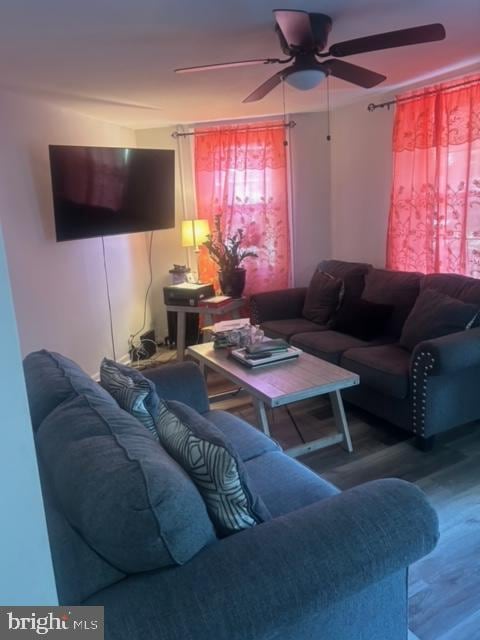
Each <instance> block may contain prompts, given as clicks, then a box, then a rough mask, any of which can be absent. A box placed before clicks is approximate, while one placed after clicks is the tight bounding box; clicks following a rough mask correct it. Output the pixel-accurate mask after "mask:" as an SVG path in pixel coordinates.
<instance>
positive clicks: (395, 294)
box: [362, 269, 422, 338]
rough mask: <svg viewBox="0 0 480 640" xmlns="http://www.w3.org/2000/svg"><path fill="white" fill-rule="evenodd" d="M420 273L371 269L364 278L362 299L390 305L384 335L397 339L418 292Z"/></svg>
mask: <svg viewBox="0 0 480 640" xmlns="http://www.w3.org/2000/svg"><path fill="white" fill-rule="evenodd" d="M421 278H422V274H421V273H416V272H409V271H390V270H388V269H371V270H370V271H369V272H368V274H367V276H366V278H365V289H364V290H363V295H362V297H363V298H364V299H365V300H368V301H370V302H376V303H377V304H386V305H392V307H393V310H392V314H391V316H390V318H389V320H388V321H387V324H386V326H385V335H387V336H390V337H392V338H398V337H399V336H400V334H401V332H402V327H403V325H404V323H405V320H406V319H407V316H408V314H409V313H410V311H411V310H412V308H413V305H414V304H415V301H416V299H417V297H418V293H419V290H420V281H421Z"/></svg>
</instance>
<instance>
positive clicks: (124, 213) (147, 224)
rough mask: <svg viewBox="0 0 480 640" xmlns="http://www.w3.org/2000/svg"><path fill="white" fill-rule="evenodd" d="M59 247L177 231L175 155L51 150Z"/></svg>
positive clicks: (97, 149) (157, 151) (144, 151)
mask: <svg viewBox="0 0 480 640" xmlns="http://www.w3.org/2000/svg"><path fill="white" fill-rule="evenodd" d="M49 152H50V170H51V176H52V190H53V209H54V215H55V230H56V236H57V242H61V241H63V240H78V239H80V238H94V237H97V236H108V235H115V234H120V233H135V232H140V231H153V230H155V229H170V228H172V227H174V226H175V152H174V151H171V150H165V149H130V148H129V149H122V148H113V147H74V146H65V145H50V146H49Z"/></svg>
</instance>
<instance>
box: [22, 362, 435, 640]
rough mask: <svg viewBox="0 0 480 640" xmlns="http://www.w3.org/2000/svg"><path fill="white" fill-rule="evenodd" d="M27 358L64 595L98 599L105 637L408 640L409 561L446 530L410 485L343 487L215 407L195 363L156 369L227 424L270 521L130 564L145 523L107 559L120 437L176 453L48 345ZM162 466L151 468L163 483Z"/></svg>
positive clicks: (119, 495) (121, 487) (157, 375)
mask: <svg viewBox="0 0 480 640" xmlns="http://www.w3.org/2000/svg"><path fill="white" fill-rule="evenodd" d="M24 364H25V376H26V383H27V391H28V397H29V403H30V411H31V417H32V424H33V428H34V430H35V434H36V441H37V443H38V448H39V459H40V467H41V477H42V485H43V487H44V498H45V504H46V511H47V521H48V528H49V535H50V542H51V548H52V555H53V561H54V568H55V575H56V581H57V588H58V594H59V599H60V602H61V603H63V604H69V605H73V604H89V605H103V606H104V607H105V621H106V626H105V638H107V640H122V639H125V640H179V639H181V640H211V639H212V638H216V639H218V640H287V639H288V640H306V639H307V638H319V637H322V638H328V639H329V640H352V638H355V640H386V638H388V640H406V638H407V624H408V623H407V619H408V616H407V609H408V607H407V581H406V576H407V568H408V565H409V564H410V563H412V562H414V561H415V560H417V559H418V558H420V557H422V556H423V555H425V554H426V553H429V552H430V551H431V549H432V548H433V547H434V546H435V543H436V541H437V538H438V522H437V518H436V515H435V512H434V511H433V509H432V508H431V507H430V506H429V504H428V502H427V501H426V499H425V497H424V496H423V494H422V492H421V491H420V490H418V489H417V488H416V487H415V486H413V485H411V484H409V483H407V482H404V481H401V480H381V481H376V482H370V483H368V484H365V485H362V486H359V487H356V488H354V489H351V490H349V491H345V492H343V493H340V492H339V491H338V490H337V489H336V488H335V487H334V486H332V485H331V484H329V483H328V482H325V481H324V480H322V479H321V478H319V477H318V476H317V475H316V474H314V473H313V472H312V471H310V470H309V469H307V468H306V467H304V466H303V465H301V464H300V463H298V462H297V461H294V460H293V459H291V458H289V457H288V456H286V455H285V454H284V453H282V451H281V450H280V449H279V447H278V446H277V445H276V444H275V443H274V442H273V441H272V440H270V439H268V438H266V437H265V436H264V435H263V434H262V433H260V432H259V431H257V430H256V429H253V428H252V427H251V426H249V425H248V424H247V423H245V422H244V421H242V420H240V419H239V418H236V417H234V416H232V415H230V414H228V413H225V412H222V411H211V410H210V409H209V406H208V398H207V395H206V389H205V383H204V380H203V377H202V376H201V374H200V372H199V369H198V367H197V366H196V365H194V364H192V363H183V364H179V365H168V366H164V367H160V368H158V369H155V370H152V371H151V372H150V373H149V374H148V375H149V377H150V378H151V380H153V381H154V382H155V384H156V386H157V389H158V392H159V394H160V395H161V396H162V397H166V398H169V399H176V400H183V401H184V402H186V403H188V404H189V405H190V406H192V407H194V408H196V409H197V410H198V411H199V412H201V413H202V414H203V415H205V416H207V417H208V418H209V419H210V420H212V421H213V422H214V423H215V424H216V425H217V426H218V427H219V428H220V429H222V430H223V431H224V433H225V434H226V435H227V436H228V437H229V438H230V440H231V442H232V443H234V445H235V447H236V448H237V450H238V452H239V454H240V455H241V457H242V459H243V461H244V463H245V466H246V468H247V471H248V474H249V476H250V480H251V482H252V483H253V486H254V488H255V490H256V491H257V492H258V493H259V494H260V496H261V497H262V498H263V501H264V502H265V504H266V506H267V507H268V509H269V510H270V512H271V515H272V520H270V521H268V522H265V523H263V524H260V525H258V526H255V527H253V528H250V529H247V530H245V531H243V532H241V533H237V534H235V535H233V536H230V537H227V538H223V539H220V540H219V539H214V540H213V541H212V542H211V543H209V544H207V545H206V546H204V547H203V549H202V550H201V551H200V552H198V553H197V554H196V555H195V556H194V557H193V559H191V560H189V561H188V562H186V564H183V566H178V565H177V566H168V567H166V568H158V569H154V568H152V567H150V570H148V571H146V570H140V569H139V568H138V567H137V568H136V567H135V566H134V565H135V557H136V555H137V554H138V543H137V540H138V536H139V535H140V534H141V531H139V530H138V528H137V529H136V531H135V532H134V531H132V534H131V536H130V538H129V539H130V540H131V548H130V544H129V545H127V547H126V548H122V549H118V548H117V546H118V545H117V546H114V549H113V552H114V553H115V554H116V555H117V556H119V557H123V558H125V557H126V559H127V560H125V559H124V560H123V563H124V564H125V562H127V563H128V565H129V569H128V570H126V569H125V567H121V566H115V564H114V563H112V562H111V561H109V560H108V559H107V556H109V555H110V552H111V549H110V548H109V546H108V540H109V539H111V538H112V536H113V539H114V540H117V537H116V536H117V530H118V535H120V534H122V535H123V533H124V532H123V530H122V529H123V525H122V522H119V520H118V510H119V508H120V503H122V501H124V500H130V499H131V493H132V484H133V476H130V475H129V476H128V477H125V478H123V477H122V475H121V473H120V471H121V466H122V464H125V465H127V463H128V461H129V458H128V455H127V451H128V449H125V444H126V443H127V442H130V445H131V443H132V442H133V443H134V447H135V451H136V452H137V453H136V455H137V459H138V452H139V451H140V452H142V451H143V455H144V457H145V462H142V460H143V459H144V458H141V459H140V465H144V464H145V465H146V464H149V465H150V468H151V467H152V465H154V464H155V460H156V456H157V455H158V458H159V460H160V459H161V460H163V462H165V456H168V454H166V452H165V450H163V449H162V448H161V446H160V445H159V443H158V442H157V441H155V440H154V439H153V436H152V434H150V433H149V432H147V430H146V429H145V428H144V427H143V426H142V425H140V423H137V422H136V420H135V419H134V418H132V417H131V416H130V415H129V414H126V412H124V411H122V410H121V409H120V407H118V405H117V404H116V403H115V401H113V399H112V398H111V396H108V394H107V393H106V391H104V390H103V389H101V388H100V386H99V385H97V383H95V382H94V381H93V380H91V379H90V378H89V377H88V376H87V375H86V374H84V373H83V372H82V371H81V369H80V368H79V367H78V366H76V365H75V363H73V362H71V361H69V360H67V359H65V358H62V357H61V356H58V354H51V353H48V352H45V351H43V352H36V353H33V354H30V355H29V356H28V357H27V358H26V359H25V363H24ZM88 407H90V408H91V407H97V409H95V411H94V412H93V413H92V411H90V412H89V411H88ZM98 408H101V411H99V409H98ZM105 415H108V416H109V426H108V429H106V428H105V424H104V422H105V419H104V418H102V416H105ZM67 416H68V419H67ZM132 420H133V422H132ZM52 427H55V428H54V429H52ZM122 451H123V453H122ZM99 452H100V453H99ZM152 456H153V457H152ZM147 458H148V460H147ZM122 460H123V462H122ZM66 461H73V463H74V465H75V472H73V470H72V465H71V464H70V463H68V464H67V462H66ZM167 467H168V465H167ZM167 467H166V466H165V465H164V464H163V466H162V465H159V467H158V469H156V470H155V473H156V474H157V476H158V477H157V481H159V483H160V488H161V487H162V486H163V485H167V484H168V482H169V477H168V471H166V469H167ZM129 468H131V465H130V466H129ZM135 468H136V467H135ZM133 472H134V469H133V470H132V473H133ZM98 474H100V475H101V477H102V478H104V482H103V483H102V484H101V486H97V484H96V482H95V478H96V477H98ZM178 499H180V496H178V498H177V500H178ZM129 504H130V503H129ZM92 509H94V511H92ZM72 514H73V515H72ZM78 514H80V517H78ZM95 514H96V515H95ZM138 517H139V519H140V518H143V517H144V513H143V510H141V511H139V512H138ZM102 523H103V524H102ZM161 526H162V525H161V523H160V527H161ZM92 528H93V531H94V538H93V541H92V539H91V537H89V536H91V535H92V534H91V532H92ZM85 531H88V532H89V536H87V534H86V533H85ZM97 543H98V544H99V545H101V549H102V551H101V552H100V551H99V547H98V545H97Z"/></svg>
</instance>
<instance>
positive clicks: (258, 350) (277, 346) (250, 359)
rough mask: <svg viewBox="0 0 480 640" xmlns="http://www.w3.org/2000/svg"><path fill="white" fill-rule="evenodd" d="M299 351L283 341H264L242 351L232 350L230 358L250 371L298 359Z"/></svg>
mask: <svg viewBox="0 0 480 640" xmlns="http://www.w3.org/2000/svg"><path fill="white" fill-rule="evenodd" d="M301 353H302V351H301V349H297V348H296V347H291V346H290V345H289V344H288V343H287V342H285V340H264V341H263V342H260V343H259V344H254V345H251V346H249V347H245V348H242V349H233V350H232V351H231V352H230V355H231V356H232V358H234V359H235V360H237V361H238V362H240V363H241V364H243V365H244V366H246V367H249V368H251V369H253V368H256V367H264V366H266V365H270V364H278V363H280V362H285V361H286V360H292V359H295V358H298V356H299V355H300V354H301Z"/></svg>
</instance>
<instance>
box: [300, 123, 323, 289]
mask: <svg viewBox="0 0 480 640" xmlns="http://www.w3.org/2000/svg"><path fill="white" fill-rule="evenodd" d="M292 119H293V120H294V121H295V122H296V123H297V124H296V126H295V127H294V128H293V129H292V130H291V132H290V143H291V179H292V184H291V188H292V226H293V243H292V250H293V258H294V278H295V280H294V284H295V285H297V286H303V285H306V284H308V282H309V281H310V278H311V277H312V274H313V272H314V271H315V267H316V265H317V264H318V263H319V262H320V260H322V259H325V258H330V257H331V253H332V248H331V228H330V145H331V144H332V143H331V142H328V141H327V139H326V137H327V133H328V130H327V115H326V114H325V113H301V114H294V115H293V116H292Z"/></svg>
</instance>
